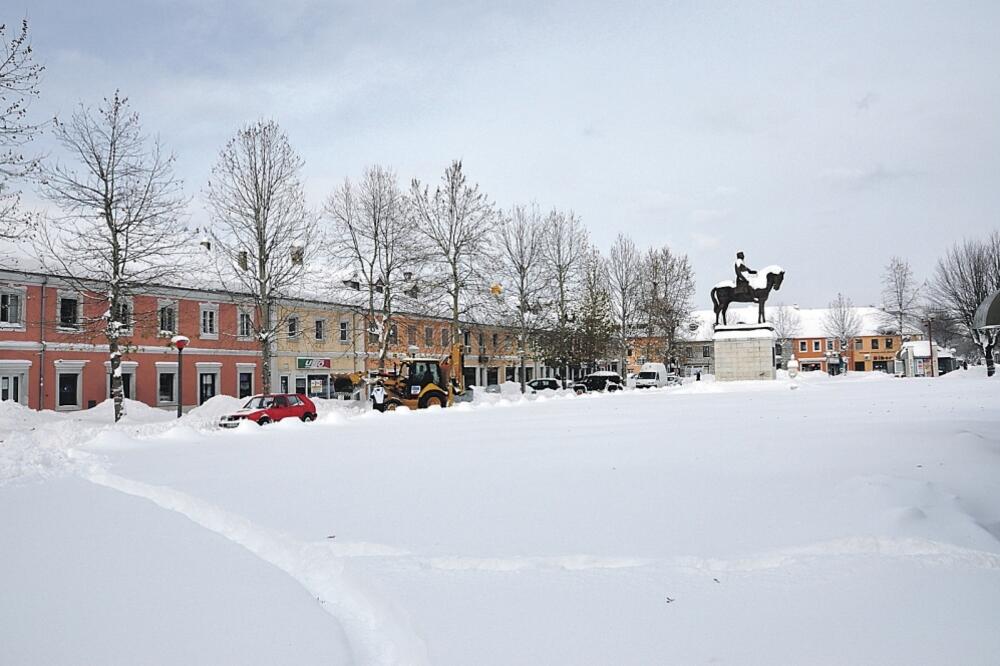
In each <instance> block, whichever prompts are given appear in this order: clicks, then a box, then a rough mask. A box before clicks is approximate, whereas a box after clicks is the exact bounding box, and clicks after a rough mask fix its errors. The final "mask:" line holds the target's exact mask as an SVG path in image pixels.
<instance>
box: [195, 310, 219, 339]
mask: <svg viewBox="0 0 1000 666" xmlns="http://www.w3.org/2000/svg"><path fill="white" fill-rule="evenodd" d="M199 309H200V312H201V314H200V319H201V337H203V338H210V339H213V340H218V339H219V306H218V305H214V304H211V303H202V304H201V306H200V308H199Z"/></svg>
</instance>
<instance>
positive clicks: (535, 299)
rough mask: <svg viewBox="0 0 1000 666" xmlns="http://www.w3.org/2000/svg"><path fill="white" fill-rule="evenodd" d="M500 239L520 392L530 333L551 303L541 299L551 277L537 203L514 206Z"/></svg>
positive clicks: (505, 300)
mask: <svg viewBox="0 0 1000 666" xmlns="http://www.w3.org/2000/svg"><path fill="white" fill-rule="evenodd" d="M498 240H499V246H500V248H499V249H500V252H499V260H500V267H501V269H500V272H501V275H502V276H503V281H504V282H505V283H506V284H507V285H509V287H508V288H507V289H506V290H505V291H506V293H504V294H502V295H501V298H502V299H503V302H504V303H505V304H506V306H507V307H506V309H507V310H508V312H509V313H510V314H511V315H512V316H513V319H514V324H515V326H516V327H517V332H518V333H517V335H518V345H517V355H518V357H519V360H520V365H521V372H520V379H521V393H524V392H525V390H526V389H525V360H526V357H527V353H528V348H529V344H530V343H531V342H532V340H531V339H530V338H531V333H532V332H533V331H534V330H535V329H537V328H538V327H539V326H538V324H539V323H540V322H539V319H540V317H541V313H543V312H545V311H547V310H548V304H543V303H542V299H543V298H544V297H546V296H547V295H548V292H549V281H548V276H547V274H546V271H545V262H544V251H545V226H544V224H543V223H542V216H541V214H540V213H539V212H538V207H537V206H533V205H532V206H514V208H513V210H511V213H510V216H509V217H507V218H505V219H504V220H503V222H502V224H501V225H500V228H499V234H498Z"/></svg>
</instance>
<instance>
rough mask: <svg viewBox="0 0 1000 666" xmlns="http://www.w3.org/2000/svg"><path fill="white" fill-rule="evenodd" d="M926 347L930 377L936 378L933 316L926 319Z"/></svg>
mask: <svg viewBox="0 0 1000 666" xmlns="http://www.w3.org/2000/svg"><path fill="white" fill-rule="evenodd" d="M927 346H928V348H929V350H930V356H931V377H937V375H938V373H937V363H936V362H935V361H934V315H928V317H927Z"/></svg>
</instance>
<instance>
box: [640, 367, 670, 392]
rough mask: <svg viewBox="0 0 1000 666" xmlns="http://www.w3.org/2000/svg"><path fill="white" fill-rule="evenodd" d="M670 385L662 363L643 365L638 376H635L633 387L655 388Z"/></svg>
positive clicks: (665, 368)
mask: <svg viewBox="0 0 1000 666" xmlns="http://www.w3.org/2000/svg"><path fill="white" fill-rule="evenodd" d="M668 383H670V379H669V378H668V376H667V366H665V365H663V364H662V363H643V364H642V367H641V368H639V374H638V375H636V376H635V387H636V388H637V389H639V388H656V387H659V386H666V385H667V384H668Z"/></svg>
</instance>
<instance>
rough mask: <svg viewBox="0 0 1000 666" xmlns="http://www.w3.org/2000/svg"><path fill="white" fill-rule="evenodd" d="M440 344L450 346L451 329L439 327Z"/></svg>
mask: <svg viewBox="0 0 1000 666" xmlns="http://www.w3.org/2000/svg"><path fill="white" fill-rule="evenodd" d="M441 346H442V347H450V346H451V329H450V328H442V329H441Z"/></svg>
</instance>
